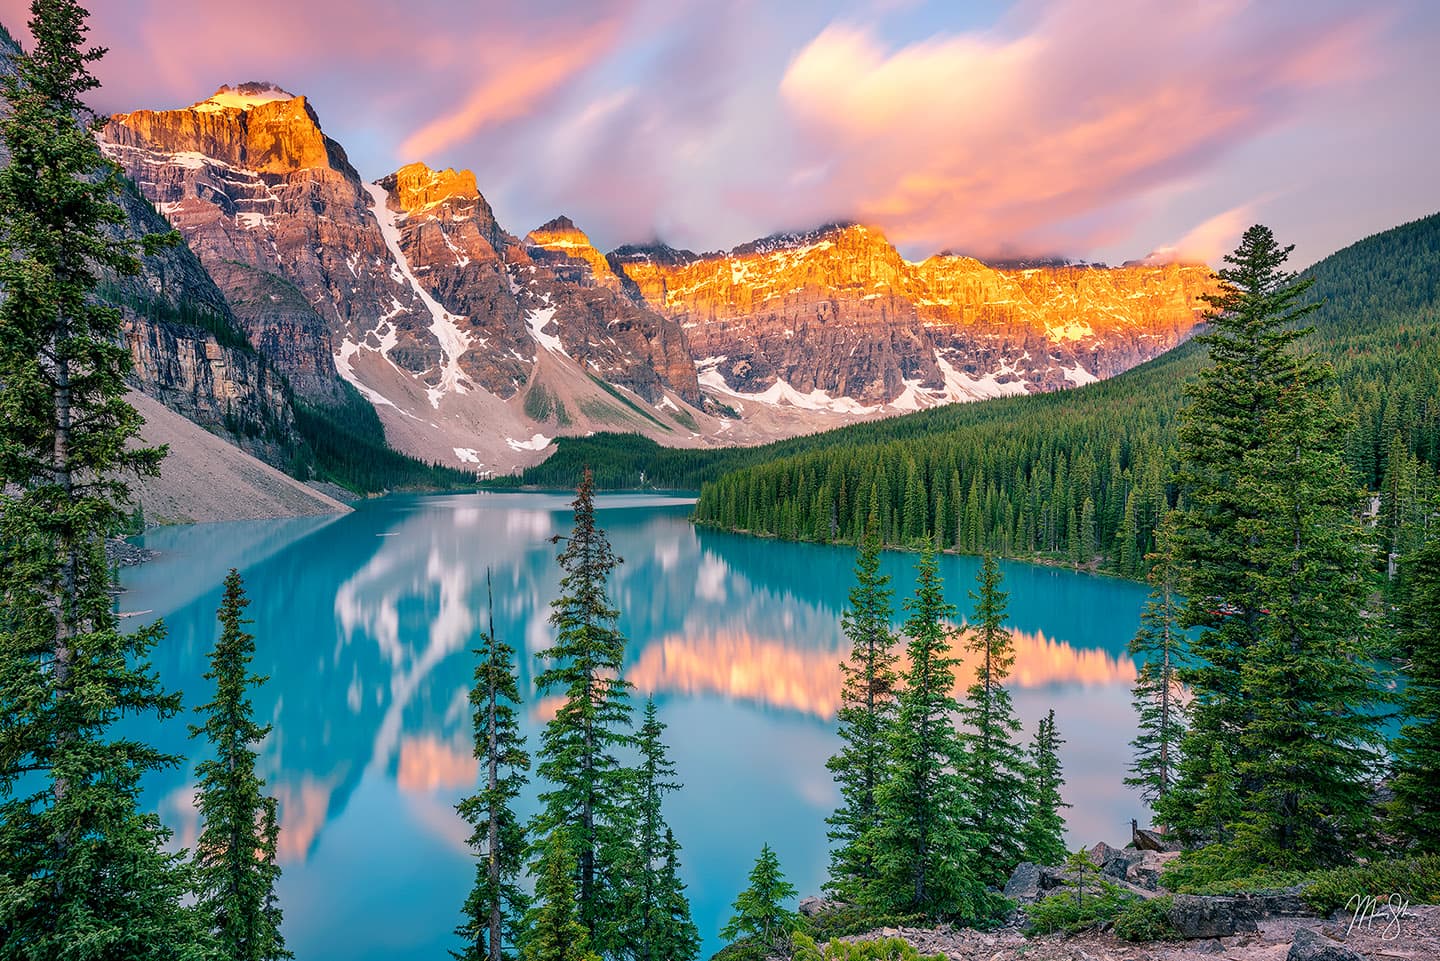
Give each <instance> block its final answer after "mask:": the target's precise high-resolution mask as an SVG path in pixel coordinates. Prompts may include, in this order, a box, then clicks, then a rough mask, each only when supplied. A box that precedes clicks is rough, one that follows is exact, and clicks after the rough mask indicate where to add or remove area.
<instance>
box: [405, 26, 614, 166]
mask: <svg viewBox="0 0 1440 961" xmlns="http://www.w3.org/2000/svg"><path fill="white" fill-rule="evenodd" d="M619 26H620V24H619V21H618V20H614V19H612V20H606V21H602V22H601V23H599V24H597V25H595V26H594V27H592V28H591V29H590V30H589V32H587V33H584V34H581V35H579V36H574V35H565V36H561V37H559V38H557V39H556V40H554V41H553V42H551V44H550V45H549V46H548V47H540V48H538V49H537V48H536V47H533V46H532V47H527V48H525V49H524V50H522V51H519V55H518V56H517V57H516V58H515V59H514V60H511V61H508V62H506V63H504V64H502V65H500V66H499V67H498V68H497V69H496V70H494V71H493V72H491V73H489V74H487V75H486V76H484V77H483V78H481V79H480V80H479V82H478V83H477V84H476V86H475V87H474V89H473V90H471V92H470V94H469V95H468V96H467V97H466V98H465V100H464V101H463V102H462V103H461V104H460V105H459V106H458V107H456V108H455V109H453V110H450V111H447V112H446V113H443V114H441V115H440V116H437V117H435V118H434V119H432V120H430V121H428V122H427V123H426V124H425V125H424V126H422V127H420V129H418V130H416V131H415V132H414V133H411V134H410V135H409V136H407V137H406V138H405V140H404V141H403V142H402V143H401V144H400V147H399V149H398V151H397V155H398V157H400V158H402V159H404V158H411V159H414V158H423V157H426V156H428V155H430V154H433V153H436V152H438V151H441V150H445V149H447V148H449V147H451V146H453V145H455V144H456V143H459V142H461V141H464V140H467V139H469V138H471V137H473V136H475V134H477V133H479V132H480V131H481V130H482V129H484V128H485V127H487V126H490V125H493V124H496V123H501V122H503V121H506V120H513V119H515V118H517V117H522V116H525V115H526V114H528V113H530V112H531V111H532V110H534V109H535V108H536V106H537V104H539V103H540V102H542V101H543V100H544V98H545V97H546V96H547V95H549V94H551V93H553V92H554V91H555V90H556V89H557V88H559V87H560V86H561V85H562V84H563V83H565V82H566V81H567V80H570V79H571V78H573V77H574V76H575V75H576V74H578V73H580V72H581V71H583V70H584V69H585V68H587V67H589V66H591V65H592V64H593V63H594V62H595V61H596V60H597V59H598V58H599V56H600V55H601V54H602V53H605V52H608V51H609V50H610V49H611V47H612V46H613V45H614V42H615V38H616V36H617V35H618V33H619Z"/></svg>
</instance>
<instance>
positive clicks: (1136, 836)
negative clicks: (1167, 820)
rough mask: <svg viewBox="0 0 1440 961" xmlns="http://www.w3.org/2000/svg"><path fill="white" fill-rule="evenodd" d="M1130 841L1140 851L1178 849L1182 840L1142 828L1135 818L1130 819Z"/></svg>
mask: <svg viewBox="0 0 1440 961" xmlns="http://www.w3.org/2000/svg"><path fill="white" fill-rule="evenodd" d="M1130 836H1131V840H1130V843H1131V844H1133V845H1135V847H1136V849H1137V850H1140V851H1178V850H1180V842H1179V841H1176V840H1175V839H1174V838H1170V837H1167V836H1165V835H1164V834H1161V833H1160V832H1159V831H1155V830H1151V829H1150V828H1142V827H1141V826H1140V825H1139V823H1137V822H1136V821H1135V820H1134V819H1133V818H1132V819H1131V821H1130Z"/></svg>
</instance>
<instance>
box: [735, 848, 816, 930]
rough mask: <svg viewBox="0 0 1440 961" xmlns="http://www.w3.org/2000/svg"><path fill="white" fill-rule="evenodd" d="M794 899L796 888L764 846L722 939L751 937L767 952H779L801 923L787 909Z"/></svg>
mask: <svg viewBox="0 0 1440 961" xmlns="http://www.w3.org/2000/svg"><path fill="white" fill-rule="evenodd" d="M793 897H795V885H793V884H791V883H790V882H789V881H786V880H785V875H784V873H783V872H782V871H781V870H780V859H779V858H778V857H776V856H775V852H774V851H772V850H771V849H770V845H769V844H765V845H763V846H762V847H761V848H760V856H759V857H758V858H756V859H755V867H753V868H751V870H750V886H749V887H748V888H746V889H745V890H744V891H741V892H740V895H739V897H737V898H736V899H735V903H734V904H733V905H731V907H732V908H733V909H734V911H735V914H734V916H733V917H731V918H730V920H729V921H727V922H726V923H725V927H724V928H722V929H721V930H720V937H722V938H724V939H725V940H726V941H729V942H731V943H732V944H733V943H734V942H735V941H737V940H739V939H741V938H748V939H751V940H753V941H755V942H758V943H759V944H760V945H761V946H762V947H764V948H766V949H769V950H775V949H778V948H779V947H780V946H781V944H782V942H783V941H784V939H786V938H788V937H789V935H790V932H792V931H794V930H795V928H796V927H797V926H798V925H799V923H800V916H799V915H797V914H796V913H795V912H794V911H791V910H790V909H789V908H787V907H785V902H786V901H788V900H790V899H791V898H793Z"/></svg>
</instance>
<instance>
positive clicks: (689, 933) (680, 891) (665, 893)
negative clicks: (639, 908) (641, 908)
mask: <svg viewBox="0 0 1440 961" xmlns="http://www.w3.org/2000/svg"><path fill="white" fill-rule="evenodd" d="M661 851H662V852H663V855H664V856H663V859H662V860H661V862H660V869H659V871H658V872H657V877H656V882H655V891H656V897H655V904H654V907H653V908H652V909H651V921H650V932H651V934H650V941H649V956H650V957H652V958H655V959H657V961H663V959H668V958H675V959H677V961H685V959H688V958H694V957H695V956H697V955H698V954H699V953H700V932H699V931H698V930H697V929H696V927H695V922H694V921H692V920H691V919H690V899H689V898H688V897H686V896H685V882H684V881H682V880H680V844H679V842H677V841H676V840H675V834H674V832H672V831H671V830H670V829H669V828H668V827H667V828H666V829H665V839H664V842H663V844H662V847H661Z"/></svg>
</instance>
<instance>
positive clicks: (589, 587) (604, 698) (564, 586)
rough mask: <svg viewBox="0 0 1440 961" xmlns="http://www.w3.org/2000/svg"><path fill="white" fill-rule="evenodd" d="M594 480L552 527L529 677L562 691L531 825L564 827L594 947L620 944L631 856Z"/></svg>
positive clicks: (623, 686) (621, 687)
mask: <svg viewBox="0 0 1440 961" xmlns="http://www.w3.org/2000/svg"><path fill="white" fill-rule="evenodd" d="M594 497H595V483H594V478H593V476H592V475H591V473H590V472H589V471H588V470H587V471H586V472H585V475H584V478H583V479H582V480H581V483H580V488H579V490H578V491H577V493H576V496H575V501H574V505H573V507H574V512H575V527H574V529H573V530H572V531H571V533H570V536H569V537H568V538H567V537H560V536H557V537H556V538H555V539H554V540H555V541H556V542H557V543H558V542H560V541H564V543H565V547H564V549H563V550H562V551H561V552H560V554H559V563H560V568H561V570H562V571H563V572H564V573H563V574H562V576H561V579H560V592H561V593H560V596H559V597H557V598H556V599H555V600H554V601H553V602H552V603H551V614H550V624H551V626H553V627H554V628H555V631H556V637H555V644H554V646H553V647H551V648H549V649H547V650H544V651H541V652H540V653H539V655H538V657H539V658H540V659H541V660H542V662H543V663H544V664H545V665H546V666H545V669H544V670H543V671H542V672H541V673H540V675H539V676H538V677H537V678H536V679H535V686H536V688H537V689H538V690H539V692H540V693H541V694H542V695H543V694H545V693H547V692H549V691H553V690H559V691H560V692H561V694H562V696H563V697H564V701H563V702H562V703H561V705H560V708H559V709H558V710H557V711H556V712H555V716H554V717H553V718H552V719H551V720H550V721H549V722H548V723H547V724H546V725H545V730H544V733H543V734H542V735H541V746H540V764H539V768H538V770H539V772H540V775H541V777H543V778H544V779H545V780H546V781H547V782H549V784H550V789H549V790H547V791H544V792H542V793H541V794H540V803H541V805H542V808H541V811H540V813H539V814H538V815H537V816H536V818H535V822H534V825H533V827H532V831H533V834H534V836H535V837H537V838H542V837H549V836H550V835H551V834H552V833H553V832H554V831H555V830H556V829H557V828H565V829H566V831H567V832H568V836H567V842H566V843H567V844H569V845H571V846H572V849H573V852H574V854H575V857H576V860H577V862H578V880H579V887H578V890H577V892H576V903H577V908H578V913H579V918H580V923H581V924H582V925H584V926H585V930H586V931H587V932H589V935H590V942H591V944H592V945H593V946H594V948H595V949H596V950H597V951H599V952H600V953H602V954H605V953H610V952H612V951H614V950H617V949H618V948H619V947H620V944H619V942H620V931H619V929H620V927H621V924H620V920H619V919H620V918H622V917H623V916H624V914H625V911H624V907H623V905H622V904H621V903H620V902H621V899H622V897H623V893H624V886H625V884H624V880H625V879H624V870H625V867H626V865H628V864H632V863H633V859H634V850H633V846H632V844H631V838H632V837H633V826H632V825H631V824H630V823H629V819H628V815H629V812H628V811H627V809H626V805H625V803H624V799H625V798H627V797H629V796H630V794H631V791H632V772H631V771H630V770H628V769H627V768H625V767H624V766H623V765H622V764H621V763H620V761H619V760H618V759H617V757H616V753H615V752H616V751H617V750H620V749H622V748H626V747H629V746H630V745H631V744H632V743H633V740H634V739H633V736H632V734H631V728H630V700H629V691H630V685H629V683H627V682H626V681H625V680H624V677H623V676H622V670H623V660H624V653H625V638H624V637H623V636H622V635H621V634H620V632H619V630H618V629H617V628H616V626H615V621H616V618H617V617H618V616H619V612H618V611H617V610H615V608H613V607H612V606H611V605H610V598H609V595H608V592H607V586H606V583H607V581H608V579H609V577H610V574H611V572H612V571H613V570H614V569H615V568H616V566H618V565H619V564H620V559H619V558H618V557H616V556H615V554H614V553H613V552H612V551H611V549H610V543H609V541H608V540H607V539H606V537H605V533H604V531H602V530H600V528H599V527H598V526H596V523H595V500H594Z"/></svg>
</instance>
